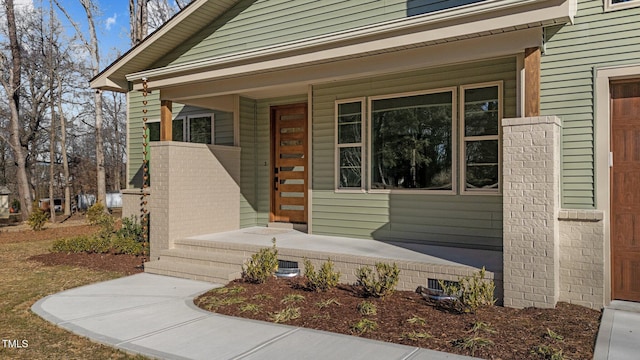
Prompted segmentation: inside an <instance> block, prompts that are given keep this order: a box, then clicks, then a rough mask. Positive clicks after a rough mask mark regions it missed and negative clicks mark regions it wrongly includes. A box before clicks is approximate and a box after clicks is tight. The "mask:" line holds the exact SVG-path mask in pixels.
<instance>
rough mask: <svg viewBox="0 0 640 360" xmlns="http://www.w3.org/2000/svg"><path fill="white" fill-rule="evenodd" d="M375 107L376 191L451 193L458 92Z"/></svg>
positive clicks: (373, 182) (373, 162)
mask: <svg viewBox="0 0 640 360" xmlns="http://www.w3.org/2000/svg"><path fill="white" fill-rule="evenodd" d="M371 106H372V109H371V141H372V144H371V157H372V159H371V188H372V189H423V190H451V189H452V141H453V138H452V124H453V114H452V109H453V92H452V91H446V92H441V93H432V94H421V95H414V96H404V97H395V98H386V99H377V100H372V101H371Z"/></svg>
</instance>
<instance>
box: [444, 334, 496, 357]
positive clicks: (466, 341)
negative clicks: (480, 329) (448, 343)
mask: <svg viewBox="0 0 640 360" xmlns="http://www.w3.org/2000/svg"><path fill="white" fill-rule="evenodd" d="M453 345H454V346H455V347H457V348H461V349H465V350H469V352H470V353H471V356H474V355H475V353H476V350H478V349H480V348H484V347H487V346H493V345H494V343H493V341H492V340H490V339H487V338H483V337H480V336H470V337H466V338H463V339H457V340H454V341H453Z"/></svg>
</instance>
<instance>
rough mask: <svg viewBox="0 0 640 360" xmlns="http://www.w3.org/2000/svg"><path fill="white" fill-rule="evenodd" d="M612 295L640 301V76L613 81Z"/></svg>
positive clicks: (614, 297)
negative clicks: (631, 79)
mask: <svg viewBox="0 0 640 360" xmlns="http://www.w3.org/2000/svg"><path fill="white" fill-rule="evenodd" d="M611 149H612V152H613V167H612V169H611V170H612V171H611V261H612V298H613V299H620V300H631V301H640V79H636V80H633V81H620V82H612V83H611Z"/></svg>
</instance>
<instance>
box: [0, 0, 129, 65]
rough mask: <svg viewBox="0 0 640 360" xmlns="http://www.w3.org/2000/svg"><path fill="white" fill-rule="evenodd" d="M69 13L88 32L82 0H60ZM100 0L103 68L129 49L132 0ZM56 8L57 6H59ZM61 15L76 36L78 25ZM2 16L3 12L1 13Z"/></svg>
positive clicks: (38, 1) (20, 1) (45, 1)
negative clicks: (73, 24) (75, 25)
mask: <svg viewBox="0 0 640 360" xmlns="http://www.w3.org/2000/svg"><path fill="white" fill-rule="evenodd" d="M58 1H59V2H60V5H62V6H63V7H64V8H65V9H66V11H67V12H68V13H69V15H70V16H71V17H72V18H73V19H74V21H75V22H77V23H78V24H79V25H80V26H81V27H82V29H83V32H84V33H85V34H88V27H87V16H86V14H85V12H84V9H83V8H82V6H81V5H80V2H79V0H58ZM94 1H96V2H97V5H98V8H99V12H98V13H97V14H94V16H95V20H96V21H95V25H96V32H97V36H98V47H99V49H100V54H101V55H100V56H101V64H100V68H101V69H104V68H105V67H106V66H107V65H109V63H111V62H112V61H113V60H115V59H116V57H117V56H116V55H117V54H118V52H119V53H120V54H124V53H125V52H126V51H127V50H129V48H130V45H131V40H130V37H129V1H128V0H94ZM34 4H35V5H36V6H38V7H40V6H41V7H43V8H44V9H49V0H14V5H15V7H16V9H20V8H22V9H25V8H29V7H32V6H34ZM56 10H57V8H56ZM57 14H58V19H59V21H61V22H62V24H63V25H62V26H63V27H64V28H65V30H66V32H67V33H68V34H69V36H73V34H74V33H75V29H74V28H73V26H71V24H70V23H69V22H68V21H67V19H66V17H65V16H64V15H63V14H62V13H61V12H60V11H57ZM1 16H3V14H2V15H0V17H1Z"/></svg>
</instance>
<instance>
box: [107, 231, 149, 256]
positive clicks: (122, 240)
mask: <svg viewBox="0 0 640 360" xmlns="http://www.w3.org/2000/svg"><path fill="white" fill-rule="evenodd" d="M110 245H111V250H112V251H113V253H114V254H126V255H141V254H142V243H140V242H138V241H136V240H135V239H133V238H128V237H121V236H118V235H115V236H112V237H111V244H110Z"/></svg>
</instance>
